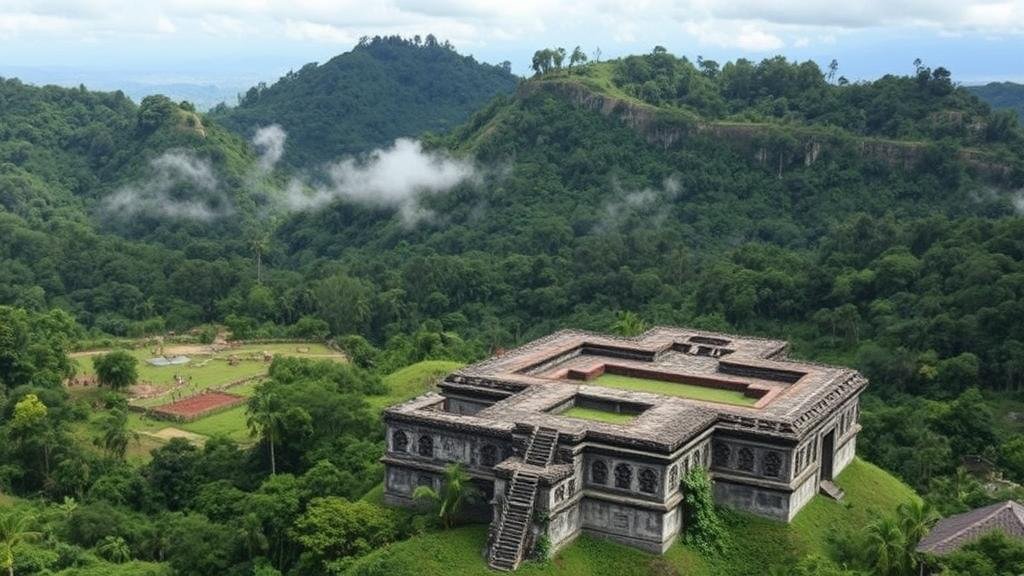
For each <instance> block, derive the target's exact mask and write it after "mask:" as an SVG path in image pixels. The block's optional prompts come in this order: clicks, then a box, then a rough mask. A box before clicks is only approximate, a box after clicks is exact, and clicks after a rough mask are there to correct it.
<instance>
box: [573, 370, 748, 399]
mask: <svg viewBox="0 0 1024 576" xmlns="http://www.w3.org/2000/svg"><path fill="white" fill-rule="evenodd" d="M590 383H591V384H592V385H594V386H607V387H608V388H619V389H621V390H634V391H637V392H650V393H652V394H664V395H666V396H679V397H680V398H690V399H692V400H703V401H705V402H718V403H720V404H734V405H736V406H753V405H754V404H756V403H757V398H751V397H750V396H745V395H744V394H743V393H742V392H738V391H736V390H726V389H723V388H712V387H711V386H702V385H700V384H684V383H681V382H669V381H667V380H653V379H650V378H634V377H633V376H622V375H620V374H602V375H600V376H598V377H597V378H596V379H594V380H592V381H591V382H590Z"/></svg>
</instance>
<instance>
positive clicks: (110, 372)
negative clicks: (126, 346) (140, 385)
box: [92, 350, 139, 390]
mask: <svg viewBox="0 0 1024 576" xmlns="http://www.w3.org/2000/svg"><path fill="white" fill-rule="evenodd" d="M92 365H93V368H95V369H96V380H97V381H98V382H99V384H100V386H107V387H108V388H113V389H114V390H124V389H125V388H128V387H129V386H132V385H134V384H135V382H136V381H137V380H138V379H139V369H138V360H136V359H135V357H134V356H132V355H131V354H129V353H128V352H127V351H125V350H114V351H113V352H109V353H107V354H101V355H99V356H96V357H94V358H93V359H92Z"/></svg>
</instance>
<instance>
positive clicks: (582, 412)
mask: <svg viewBox="0 0 1024 576" xmlns="http://www.w3.org/2000/svg"><path fill="white" fill-rule="evenodd" d="M559 416H567V417H569V418H580V419H582V420H596V421H597V422H608V423H610V424H628V423H630V422H632V421H633V420H634V419H635V418H636V415H635V414H620V413H618V412H611V411H609V410H597V409H594V408H582V407H580V406H573V407H572V408H569V409H568V410H566V411H565V412H562V413H560V414H559Z"/></svg>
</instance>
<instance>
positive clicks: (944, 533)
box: [917, 500, 1024, 556]
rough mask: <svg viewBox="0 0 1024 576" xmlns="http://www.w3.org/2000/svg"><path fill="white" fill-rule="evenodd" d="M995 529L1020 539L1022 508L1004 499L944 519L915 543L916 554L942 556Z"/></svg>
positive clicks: (1023, 527) (1023, 532)
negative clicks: (923, 553) (925, 553)
mask: <svg viewBox="0 0 1024 576" xmlns="http://www.w3.org/2000/svg"><path fill="white" fill-rule="evenodd" d="M996 530H998V531H1000V532H1002V533H1004V534H1006V535H1007V536H1012V537H1015V538H1024V506H1021V505H1020V504H1018V503H1016V502H1014V501H1013V500H1007V501H1006V502H1000V503H999V504H993V505H991V506H986V507H984V508H978V509H977V510H971V511H970V512H964V513H963V514H957V515H955V516H950V517H949V518H945V519H943V520H941V521H940V522H939V523H938V524H936V525H935V527H934V528H932V531H931V532H929V533H928V535H927V536H925V537H924V538H923V539H922V540H921V542H920V543H918V545H917V551H918V552H927V553H929V554H935V555H938V556H942V555H945V554H949V553H951V552H955V551H957V550H959V549H960V547H961V546H964V545H965V544H968V543H970V542H971V541H973V540H976V539H978V538H980V537H981V536H984V535H985V534H987V533H989V532H992V531H996Z"/></svg>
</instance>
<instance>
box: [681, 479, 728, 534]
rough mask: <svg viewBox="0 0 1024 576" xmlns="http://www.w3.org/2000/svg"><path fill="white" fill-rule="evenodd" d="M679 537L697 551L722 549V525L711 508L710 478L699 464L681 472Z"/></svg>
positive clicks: (712, 499)
mask: <svg viewBox="0 0 1024 576" xmlns="http://www.w3.org/2000/svg"><path fill="white" fill-rule="evenodd" d="M682 490H683V541H684V542H686V543H687V544H689V545H690V546H692V547H694V548H696V549H697V550H699V551H701V552H706V553H713V552H718V551H720V550H721V549H722V546H723V544H724V541H725V529H724V528H723V527H722V521H721V519H720V518H719V517H718V512H717V511H716V510H715V501H714V498H713V497H712V495H711V479H710V478H709V477H708V474H707V472H706V471H705V470H704V469H703V468H694V469H693V470H691V471H690V472H689V473H687V474H686V475H684V476H683V480H682Z"/></svg>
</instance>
